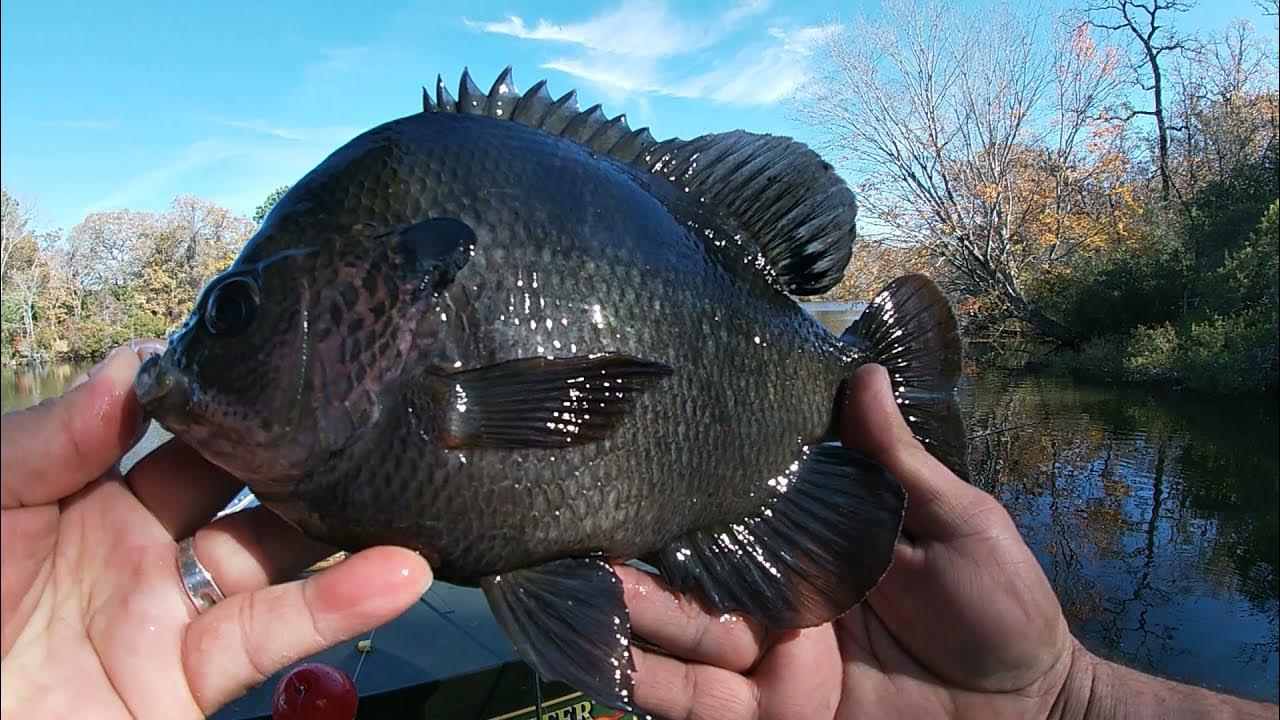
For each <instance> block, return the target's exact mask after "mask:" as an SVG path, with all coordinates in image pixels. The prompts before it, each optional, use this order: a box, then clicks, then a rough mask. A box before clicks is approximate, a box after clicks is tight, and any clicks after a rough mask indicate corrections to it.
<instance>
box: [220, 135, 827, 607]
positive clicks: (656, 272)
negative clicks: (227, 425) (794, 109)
mask: <svg viewBox="0 0 1280 720" xmlns="http://www.w3.org/2000/svg"><path fill="white" fill-rule="evenodd" d="M374 132H375V135H382V133H383V132H386V133H387V136H389V138H388V139H391V140H392V142H393V143H394V144H395V145H396V147H397V149H398V152H397V153H396V154H395V155H394V156H393V157H394V158H396V159H397V160H396V161H395V162H397V163H398V164H399V166H398V167H397V169H396V170H395V171H384V172H385V173H386V174H387V175H389V176H391V177H395V178H401V179H403V178H410V179H409V180H404V182H406V183H407V184H406V185H405V187H406V188H408V189H409V194H410V195H422V196H428V197H432V199H431V200H430V201H429V202H430V204H429V205H426V204H425V203H424V205H425V206H424V207H423V208H422V209H420V210H418V211H417V212H416V213H415V214H413V215H409V214H407V213H404V212H403V211H401V210H399V209H398V208H397V209H396V210H394V211H388V210H384V207H391V206H385V205H383V204H382V203H381V202H380V201H376V202H373V203H370V204H369V205H367V206H366V205H361V202H362V201H361V200H360V198H361V197H364V196H366V195H369V194H370V193H368V192H367V191H365V190H364V186H363V183H360V182H355V183H350V182H342V180H343V179H344V178H345V175H337V177H338V178H339V182H340V183H341V184H342V185H346V186H349V187H351V188H352V192H353V194H355V196H356V197H355V198H342V199H339V197H338V196H337V193H335V192H333V191H330V190H329V189H328V188H323V189H322V190H321V191H320V192H318V193H317V195H319V196H320V198H321V199H316V200H311V199H310V197H308V195H305V194H304V195H301V196H300V197H298V198H294V197H292V196H290V197H289V198H287V200H289V201H290V202H291V203H297V204H298V205H300V206H301V207H303V208H304V210H303V211H302V213H304V214H305V213H309V208H311V207H316V206H320V205H321V204H322V203H333V204H337V205H340V206H343V207H348V208H353V212H355V213H356V216H357V217H360V218H361V221H362V222H366V223H373V224H374V225H375V226H376V227H377V229H378V230H381V229H382V228H388V227H397V226H398V225H402V224H408V223H410V222H413V221H414V220H417V219H418V218H419V217H421V216H423V215H426V216H432V217H435V216H444V217H455V218H458V219H460V220H462V221H463V222H465V223H467V224H468V225H470V226H471V227H472V228H473V229H474V230H475V232H476V235H477V238H478V239H477V243H476V255H475V257H473V258H471V260H470V262H469V263H468V264H467V266H466V267H465V268H464V269H463V270H462V272H461V273H460V274H459V275H458V277H457V278H456V279H455V281H454V282H453V283H452V284H451V285H450V286H448V287H446V288H445V289H444V290H443V292H442V294H441V296H440V297H439V298H438V300H437V301H436V302H435V303H434V304H433V306H432V307H431V309H430V310H429V311H427V312H416V309H413V308H411V309H405V308H404V307H403V306H402V305H401V304H399V303H398V302H397V300H398V299H399V298H398V297H397V296H395V295H394V293H393V292H392V291H391V288H392V287H394V285H395V278H394V273H392V275H391V276H387V275H386V273H385V270H382V271H380V270H379V267H378V257H379V256H378V254H377V253H370V252H369V249H368V245H367V241H366V242H365V243H359V242H355V241H351V240H344V241H342V242H340V243H334V244H335V245H336V247H335V249H334V251H333V252H334V254H335V255H338V256H339V259H336V260H335V261H328V260H327V259H326V258H325V252H326V251H323V250H322V251H321V252H320V253H317V254H315V255H308V256H306V257H305V258H299V261H305V262H308V263H312V262H314V265H313V266H312V267H311V268H309V269H308V270H306V271H305V273H304V274H305V275H309V276H312V277H315V278H316V282H314V285H313V287H314V288H316V289H310V287H309V292H312V293H317V292H324V291H323V290H319V288H328V289H329V290H328V292H329V293H330V294H329V295H328V296H326V295H323V294H322V295H320V296H319V297H317V298H316V299H314V300H312V302H311V304H312V306H313V308H315V309H314V310H312V311H311V312H310V313H309V315H310V317H311V318H312V319H311V320H310V323H311V330H310V332H311V334H312V339H311V341H310V342H311V344H312V347H313V348H314V349H313V350H312V351H311V352H312V353H313V357H314V359H313V362H318V363H325V364H327V365H332V366H335V367H353V368H359V367H360V366H361V365H362V364H365V363H368V362H369V358H370V356H371V355H373V356H376V357H382V356H383V353H384V352H386V350H387V349H389V348H390V349H396V350H398V352H396V353H392V354H393V355H395V357H394V360H393V361H392V362H386V363H385V364H384V365H383V367H389V368H390V371H385V370H384V371H382V373H384V374H382V376H381V377H382V378H386V379H377V380H375V379H372V378H370V377H369V376H366V377H365V379H364V380H363V382H360V381H358V380H357V379H356V375H358V374H359V373H358V372H352V373H351V374H350V376H348V377H347V378H343V383H342V384H341V385H339V387H338V389H336V390H334V389H326V390H324V391H319V392H316V393H315V395H314V397H316V398H318V399H319V398H323V399H325V400H324V402H320V401H316V402H312V403H309V405H308V408H307V410H308V412H314V413H316V415H317V416H320V417H321V421H322V423H323V424H326V425H334V426H337V427H342V428H346V427H363V428H365V430H364V431H363V432H362V433H360V434H359V436H358V437H356V438H354V439H353V440H352V441H351V442H349V443H348V444H347V445H346V446H345V447H344V449H343V452H342V453H341V454H339V455H336V456H334V457H333V458H332V459H331V460H330V461H329V463H328V464H326V465H324V466H321V467H312V468H308V469H307V471H306V472H305V473H304V474H303V475H302V476H301V477H300V478H299V480H298V482H297V484H296V485H294V486H293V487H292V488H291V490H290V491H289V492H288V493H279V492H273V491H269V492H266V493H262V492H261V491H260V497H261V498H262V499H263V501H264V502H266V503H267V504H268V505H271V506H273V507H279V508H282V509H284V514H285V515H286V517H288V518H289V519H291V520H293V521H294V522H296V523H298V524H299V525H300V526H302V527H304V528H306V529H307V530H308V531H309V532H311V533H313V534H316V535H317V536H319V537H322V538H325V539H328V540H330V541H334V542H336V543H338V544H340V545H343V546H344V547H352V546H356V547H359V546H365V545H368V544H371V543H375V542H377V543H381V542H393V543H396V544H402V545H408V546H410V547H414V548H416V549H419V550H420V551H422V552H424V553H425V554H426V555H427V556H428V557H429V558H431V559H432V560H433V563H434V564H435V565H436V572H437V575H438V576H439V577H441V578H442V579H445V580H449V581H452V582H462V583H474V582H476V581H477V580H478V579H479V578H480V577H482V576H484V575H488V574H492V573H494V572H500V571H503V570H509V569H512V568H515V567H524V566H527V565H531V564H536V563H537V562H538V561H541V560H546V559H549V558H552V557H559V556H563V555H577V554H583V553H604V554H606V555H612V556H618V557H632V556H637V555H641V554H644V553H645V552H649V551H652V550H653V549H654V548H656V547H657V546H659V545H661V544H662V543H663V542H665V541H669V540H670V539H671V538H672V537H675V536H676V535H679V534H680V533H681V532H683V531H684V530H686V529H688V528H691V527H698V526H699V525H700V524H705V523H706V522H709V521H711V520H712V519H717V518H724V517H737V516H740V515H742V514H745V513H746V512H748V511H749V510H751V509H754V508H756V507H758V506H759V505H760V503H761V502H762V501H763V499H764V497H765V496H766V495H767V494H768V493H769V488H768V486H767V482H768V480H769V479H771V478H773V477H776V476H778V475H780V474H782V473H784V472H785V471H786V470H787V468H788V467H790V466H791V465H792V464H793V463H794V462H795V461H796V458H797V457H798V453H799V451H800V448H801V447H802V446H803V445H804V444H807V443H809V442H812V441H813V440H815V439H818V438H820V437H821V436H822V435H823V433H824V432H825V431H826V430H827V428H828V425H829V423H830V409H831V403H832V398H834V397H835V396H836V391H837V389H838V387H839V384H840V382H841V380H842V378H843V377H845V376H846V374H847V372H848V364H849V362H850V359H851V358H850V353H849V352H848V351H847V350H846V349H845V347H844V346H843V345H842V344H841V343H839V342H838V341H837V340H836V339H835V338H833V337H832V336H831V335H830V334H829V333H827V332H826V331H825V329H823V328H822V327H821V326H820V325H819V324H818V323H816V321H814V320H813V319H812V318H810V317H809V316H808V315H807V314H806V313H804V311H803V310H802V309H801V308H799V307H798V306H797V305H796V304H795V303H794V302H792V301H791V300H790V299H788V298H787V297H786V296H785V295H783V294H780V293H778V291H777V290H776V288H774V287H772V286H771V285H770V283H769V282H768V280H767V278H766V277H765V276H764V275H763V274H762V273H761V272H760V271H759V268H757V267H756V266H755V264H754V258H752V261H748V262H744V260H743V256H744V255H745V256H748V257H750V255H751V253H750V252H749V248H750V246H749V245H746V244H745V242H743V244H742V245H740V244H739V242H742V241H734V240H732V239H731V238H732V237H733V235H735V234H741V231H740V230H738V229H736V228H733V227H732V226H730V225H728V223H727V221H726V220H724V219H723V218H717V217H714V216H713V215H712V214H711V213H709V212H707V210H706V209H705V208H702V207H699V206H698V205H697V204H696V203H693V202H690V201H689V200H687V199H686V198H684V197H683V196H682V195H681V194H679V192H678V188H674V187H672V186H670V184H669V183H666V182H665V181H664V182H657V181H656V180H655V179H654V178H653V177H652V176H644V175H641V174H639V173H637V172H635V171H634V170H632V169H630V168H628V167H625V166H622V165H620V164H618V163H615V162H612V161H609V160H608V159H607V158H601V157H598V156H597V157H592V154H591V153H590V152H588V151H586V150H584V149H582V148H581V147H580V146H577V145H575V144H572V143H568V142H565V141H558V140H557V139H555V138H550V137H547V136H545V135H543V134H541V133H538V132H537V131H534V130H531V129H527V128H523V127H521V126H518V125H515V124H512V123H500V122H494V121H489V122H484V119H483V118H469V117H462V116H456V115H452V116H451V115H432V116H425V117H420V118H416V119H414V120H413V121H412V122H404V123H403V124H402V125H400V126H397V127H394V128H388V129H386V130H385V131H376V130H375V131H374ZM457 155H461V156H462V157H461V159H450V160H448V161H442V160H441V159H442V158H454V156H457ZM525 158H527V160H524V159H525ZM477 167H479V168H486V169H487V170H486V171H485V172H484V174H483V177H484V188H483V190H481V191H480V192H477V193H474V194H470V195H468V194H467V193H465V192H460V193H458V194H457V195H456V196H454V195H447V194H445V193H444V192H443V191H441V190H439V189H438V188H439V187H450V186H452V187H464V186H465V184H464V181H463V177H464V176H465V175H466V174H468V173H471V172H473V170H472V169H473V168H477ZM548 167H552V168H555V171H554V175H555V177H556V178H557V182H555V183H547V182H544V181H543V178H544V177H545V174H546V173H547V170H546V168H548ZM361 169H362V170H363V168H361ZM365 172H367V171H365ZM362 174H363V173H362ZM433 174H435V175H436V176H437V177H439V178H442V179H441V180H437V181H436V182H435V183H430V182H427V181H426V178H428V177H431V176H432V175H433ZM382 175H383V173H375V176H378V177H381V176H382ZM412 178H418V180H412ZM415 182H416V183H417V184H415ZM393 185H394V183H393ZM322 187H323V186H322ZM301 189H303V190H305V189H306V187H305V186H304V187H302V188H301ZM433 192H434V193H435V194H434V196H433ZM516 197H519V198H522V199H521V200H520V201H519V202H513V199H514V198H516ZM393 205H394V204H393ZM289 210H290V206H288V205H287V206H285V207H283V208H282V209H281V211H278V213H279V214H278V215H273V217H272V220H271V222H270V223H269V224H268V225H267V226H266V227H264V228H263V231H262V233H260V234H259V236H258V238H257V239H255V241H254V242H255V244H254V245H250V246H249V247H248V248H246V251H245V258H246V259H249V260H253V259H255V258H259V257H269V256H271V255H273V254H275V253H278V252H281V251H283V250H286V249H289V247H292V245H290V241H289V240H287V239H285V238H287V237H288V236H289V235H292V233H289V234H287V235H286V233H285V232H284V230H285V229H286V228H290V227H291V226H294V227H296V225H294V223H298V224H301V223H302V222H305V221H306V218H299V219H298V220H296V221H293V220H291V213H290V212H289ZM295 212H296V211H295ZM379 213H382V215H381V216H380V217H379ZM370 217H377V218H378V219H376V220H369V218H370ZM676 218H685V220H684V222H679V221H677V220H676ZM690 228H701V229H703V230H709V231H711V233H712V235H713V237H725V238H730V239H727V240H726V241H725V243H724V245H723V246H717V245H716V244H715V243H714V242H705V241H704V238H706V236H705V235H702V234H701V233H700V232H697V231H695V232H690ZM375 232H376V230H375ZM698 235H701V237H698ZM311 236H312V237H314V236H315V233H314V231H312V234H311ZM292 242H296V241H292ZM744 246H745V247H746V248H747V249H746V250H744ZM347 250H354V252H351V253H350V254H346V252H345V251H347ZM326 265H333V266H336V267H338V268H342V269H341V270H340V271H339V272H338V273H337V276H336V277H333V276H332V275H331V276H330V277H329V278H324V277H323V273H325V272H326V267H325V266H326ZM369 277H376V278H378V280H377V281H376V282H375V283H373V284H372V285H370V284H369V282H368V280H367V278H369ZM358 278H364V280H358ZM347 287H359V288H360V289H361V290H362V291H364V292H363V293H362V294H361V296H360V299H359V300H358V301H357V302H356V303H355V304H354V305H353V306H352V307H350V308H348V307H346V305H345V304H344V305H343V306H342V311H341V312H335V313H333V317H326V314H325V313H324V312H323V308H325V307H326V306H328V307H333V305H334V303H335V297H340V296H341V294H342V292H343V288H347ZM384 304H385V306H386V307H383V305H384ZM396 312H404V313H405V317H407V318H410V319H409V320H402V321H400V323H402V324H403V326H405V327H410V328H411V329H412V332H411V333H409V334H408V335H407V336H402V337H403V339H402V340H401V341H400V342H399V343H393V342H390V341H388V340H385V339H383V338H384V337H385V334H386V333H387V329H388V328H391V327H393V326H394V325H395V323H390V322H388V320H387V318H389V317H391V316H393V315H394V314H395V313H396ZM379 315H381V316H382V322H381V323H379V322H378V319H377V318H378V316H379ZM353 317H354V319H353ZM442 318H443V319H442ZM334 320H336V321H337V322H334ZM352 338H358V339H356V340H353V339H352ZM410 340H412V342H409V341H410ZM556 343H559V347H556ZM592 353H622V354H628V355H633V356H636V357H645V358H651V359H656V360H658V361H660V362H663V363H665V364H667V365H669V366H671V367H673V368H676V369H677V371H676V372H675V373H674V374H673V375H672V376H671V377H670V378H668V379H667V380H665V381H663V382H662V383H661V385H660V387H658V388H655V389H654V390H653V391H652V392H649V393H646V394H645V395H644V396H643V397H642V398H641V399H640V400H639V401H638V402H637V403H636V406H635V407H634V408H633V410H632V412H631V417H630V418H629V419H628V420H627V421H626V422H624V423H623V424H622V425H621V426H620V427H619V428H618V430H617V432H615V433H614V434H613V435H612V436H611V437H609V438H607V439H605V440H604V441H602V442H600V443H593V444H584V445H582V446H579V447H569V448H565V449H564V450H562V451H554V450H551V451H548V450H536V451H532V452H531V451H528V450H525V451H519V450H512V449H507V448H474V449H467V448H461V449H454V448H448V447H444V446H442V444H441V442H440V440H439V438H440V435H441V427H442V422H443V421H442V419H441V407H442V406H447V405H448V404H449V403H450V402H451V399H450V398H449V392H450V390H451V389H452V388H451V385H450V382H449V379H448V378H449V375H450V374H451V373H454V372H457V371H458V370H465V369H468V368H475V367H483V366H489V365H494V364H497V363H500V362H502V361H505V360H509V359H511V358H521V357H544V356H547V355H555V356H561V357H574V356H582V355H589V354H592ZM335 356H336V359H334V360H328V358H335ZM330 384H331V385H333V384H334V383H332V381H331V383H330ZM360 389H363V390H364V391H365V394H364V396H363V397H365V398H369V401H368V402H367V404H366V407H370V408H373V409H374V410H372V411H369V412H367V413H365V414H363V415H359V416H356V417H353V418H352V419H351V420H349V421H348V420H347V418H346V417H339V418H337V419H336V420H325V419H324V412H325V407H326V406H330V404H333V403H334V402H335V400H338V399H339V398H343V399H345V398H351V397H353V396H355V397H357V398H359V397H360V396H359V394H358V392H357V391H358V390H360ZM347 404H348V405H352V404H354V403H352V402H351V401H350V400H347ZM374 415H376V419H372V420H371V419H370V418H372V417H373V416H374ZM746 448H751V450H750V451H747V450H746ZM513 525H517V526H519V527H520V528H521V529H519V530H517V531H513Z"/></svg>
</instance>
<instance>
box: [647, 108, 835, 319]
mask: <svg viewBox="0 0 1280 720" xmlns="http://www.w3.org/2000/svg"><path fill="white" fill-rule="evenodd" d="M632 164H635V165H639V166H641V167H644V168H645V169H647V170H649V171H650V172H652V173H655V174H658V175H662V176H663V177H666V178H667V179H668V180H670V181H671V182H673V183H675V184H676V185H677V186H679V187H681V188H685V189H687V191H688V192H689V193H690V194H692V195H694V196H695V197H698V198H701V199H703V200H705V201H706V202H709V203H711V204H713V205H715V206H717V207H719V208H720V209H721V210H722V211H723V212H725V213H727V214H729V215H730V216H731V217H733V218H734V219H735V220H737V221H738V225H739V226H741V227H742V228H743V229H744V230H746V231H747V232H748V233H750V235H751V237H752V238H753V239H755V241H756V243H758V245H759V247H760V251H761V252H762V253H764V256H765V259H766V260H767V261H768V263H769V266H770V267H771V268H773V271H774V273H775V274H776V275H777V277H778V280H779V281H780V282H781V283H782V286H783V288H784V289H785V290H786V291H787V292H789V293H792V294H795V295H817V294H820V293H823V292H826V291H827V290H830V289H831V288H832V287H833V286H835V284H836V283H837V282H840V277H841V276H842V275H843V274H844V268H845V265H847V264H848V263H849V256H850V255H851V253H852V251H853V240H854V222H855V220H856V218H857V214H858V203H857V200H855V199H854V196H853V191H852V190H850V189H849V186H848V185H846V184H845V182H844V180H842V179H841V178H840V176H838V175H836V173H835V170H834V169H833V168H832V167H831V165H829V164H828V163H827V162H826V161H824V160H823V159H822V158H820V157H818V154H817V153H815V152H813V151H812V150H810V149H809V148H808V147H806V146H805V145H803V144H801V143H798V142H796V141H794V140H792V139H791V138H787V137H778V136H775V135H757V134H755V133H749V132H743V131H741V130H735V131H733V132H727V133H717V134H714V135H703V136H701V137H696V138H694V139H692V140H666V141H663V142H661V143H658V144H657V145H655V146H653V147H652V148H650V149H649V150H648V151H647V152H645V153H644V154H643V155H641V157H639V158H637V159H636V160H635V161H633V163H632Z"/></svg>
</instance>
